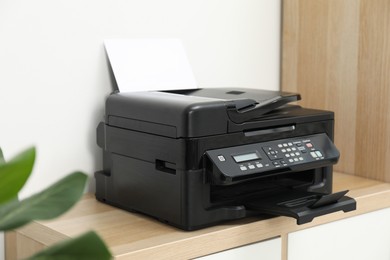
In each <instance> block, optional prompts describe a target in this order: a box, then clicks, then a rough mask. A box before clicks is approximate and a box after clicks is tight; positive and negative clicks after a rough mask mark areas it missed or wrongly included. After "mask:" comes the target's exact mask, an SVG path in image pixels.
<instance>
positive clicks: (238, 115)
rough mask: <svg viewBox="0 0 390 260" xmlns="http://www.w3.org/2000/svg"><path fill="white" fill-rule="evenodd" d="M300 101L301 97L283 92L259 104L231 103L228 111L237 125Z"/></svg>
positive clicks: (253, 102)
mask: <svg viewBox="0 0 390 260" xmlns="http://www.w3.org/2000/svg"><path fill="white" fill-rule="evenodd" d="M298 100H301V95H299V94H296V93H286V92H282V93H281V95H278V96H275V97H272V98H270V99H266V100H262V101H259V102H256V101H255V100H253V99H242V100H235V101H230V102H229V103H228V105H227V111H228V115H229V118H230V120H232V121H233V122H234V123H236V124H241V123H244V122H247V121H250V120H252V119H255V118H259V116H262V115H265V114H267V113H269V112H271V111H273V110H275V109H277V108H279V107H281V106H283V105H286V104H287V103H290V102H294V101H298Z"/></svg>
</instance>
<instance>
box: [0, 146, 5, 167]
mask: <svg viewBox="0 0 390 260" xmlns="http://www.w3.org/2000/svg"><path fill="white" fill-rule="evenodd" d="M4 163H5V160H4V155H3V151H2V150H1V148H0V165H2V164H4Z"/></svg>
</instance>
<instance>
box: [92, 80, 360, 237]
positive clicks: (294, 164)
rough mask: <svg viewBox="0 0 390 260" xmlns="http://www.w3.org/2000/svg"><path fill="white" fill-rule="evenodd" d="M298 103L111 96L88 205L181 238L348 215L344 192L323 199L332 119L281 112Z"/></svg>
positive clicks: (331, 153)
mask: <svg viewBox="0 0 390 260" xmlns="http://www.w3.org/2000/svg"><path fill="white" fill-rule="evenodd" d="M298 99H300V96H299V95H298V94H292V93H285V92H280V91H265V90H255V89H229V88H215V89H214V88H209V89H206V88H205V89H193V90H173V91H145V92H133V93H113V94H111V95H109V96H108V98H107V100H106V114H105V120H104V122H101V123H100V124H99V126H98V128H97V143H98V145H99V146H100V147H101V148H102V149H103V170H102V171H99V172H96V173H95V178H96V198H97V199H98V200H99V201H102V202H105V203H108V204H110V205H113V206H116V207H119V208H122V209H125V210H128V211H135V212H140V213H143V214H145V215H149V216H151V217H154V218H156V219H158V220H160V221H162V222H164V223H167V224H170V225H173V226H175V227H178V228H181V229H184V230H195V229H199V228H203V227H207V226H211V225H214V224H217V223H220V222H222V221H227V220H235V219H241V218H244V217H248V216H264V217H266V216H270V215H274V216H275V215H276V216H281V215H283V216H290V217H294V218H296V219H297V223H298V224H303V223H307V222H310V221H311V220H312V219H313V218H314V217H317V216H321V215H324V214H328V213H332V212H335V211H340V210H342V211H344V212H347V211H351V210H354V209H355V208H356V202H355V201H354V200H353V199H352V198H349V197H347V196H345V193H346V192H347V191H343V192H337V193H332V165H333V164H335V163H337V161H338V159H339V156H340V155H339V152H338V150H337V149H336V147H335V145H334V144H333V129H334V114H333V112H329V111H323V110H315V109H307V108H302V107H300V106H298V105H289V104H287V103H288V102H291V101H297V100H298Z"/></svg>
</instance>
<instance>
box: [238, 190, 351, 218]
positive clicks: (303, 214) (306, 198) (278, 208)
mask: <svg viewBox="0 0 390 260" xmlns="http://www.w3.org/2000/svg"><path fill="white" fill-rule="evenodd" d="M347 192H348V191H347V190H346V191H341V192H337V193H333V194H319V193H314V192H305V191H299V190H286V191H283V192H282V193H278V194H274V195H272V196H269V197H266V198H261V199H254V200H251V201H249V202H247V203H246V204H245V206H246V208H247V209H248V210H253V211H256V212H257V213H262V214H269V215H276V216H289V217H293V218H295V219H297V224H298V225H301V224H305V223H308V222H311V221H312V220H313V219H314V218H315V217H318V216H322V215H326V214H329V213H332V212H336V211H340V210H342V211H344V212H348V211H352V210H355V209H356V201H355V200H354V199H353V198H350V197H348V196H344V195H345V194H346V193H347Z"/></svg>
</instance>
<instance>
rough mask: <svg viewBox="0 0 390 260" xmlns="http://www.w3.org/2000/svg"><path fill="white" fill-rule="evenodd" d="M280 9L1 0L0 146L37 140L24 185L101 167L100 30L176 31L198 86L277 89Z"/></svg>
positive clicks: (250, 1)
mask: <svg viewBox="0 0 390 260" xmlns="http://www.w3.org/2000/svg"><path fill="white" fill-rule="evenodd" d="M280 9H281V3H280V0H278V1H275V0H240V1H238V0H219V1H218V0H165V1H161V0H142V1H140V0H137V1H135V0H83V1H75V0H56V1H53V0H24V1H23V0H0V115H1V117H0V119H1V127H0V147H2V148H3V150H4V154H5V156H6V158H9V157H11V156H13V155H14V154H16V153H17V152H19V151H21V150H22V149H24V148H26V147H27V146H30V145H35V146H37V149H38V155H37V162H36V165H35V169H34V172H33V175H32V177H31V178H30V180H29V182H28V183H27V185H26V187H25V189H24V190H23V192H22V195H24V196H25V195H28V194H31V193H33V192H36V191H38V190H40V189H42V188H43V187H45V186H47V185H48V184H50V183H53V182H54V181H56V180H58V179H59V178H60V177H62V176H64V175H66V174H67V173H69V172H71V171H74V170H76V169H79V170H83V171H86V172H87V173H89V174H90V175H91V176H92V173H93V172H94V171H95V170H98V169H100V168H101V162H100V151H99V149H98V147H97V145H96V144H95V127H96V125H97V123H98V121H99V120H100V119H101V118H102V116H103V113H104V112H103V109H104V107H103V105H104V99H105V96H106V95H107V94H108V93H109V92H110V91H111V87H110V81H109V74H108V69H107V62H106V58H105V53H104V49H103V44H102V42H103V39H105V38H139V37H141V38H145V37H146V38H159V37H161V38H181V39H182V41H183V43H184V46H185V48H186V50H187V54H188V57H189V59H190V63H191V65H192V67H193V71H194V74H195V77H196V79H197V81H198V85H199V86H200V87H214V86H237V87H255V88H256V87H260V88H268V89H277V88H278V86H279V56H280V55H279V49H280V18H281V17H280ZM91 186H93V181H92V180H91ZM0 250H1V249H0ZM0 253H1V252H0Z"/></svg>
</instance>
